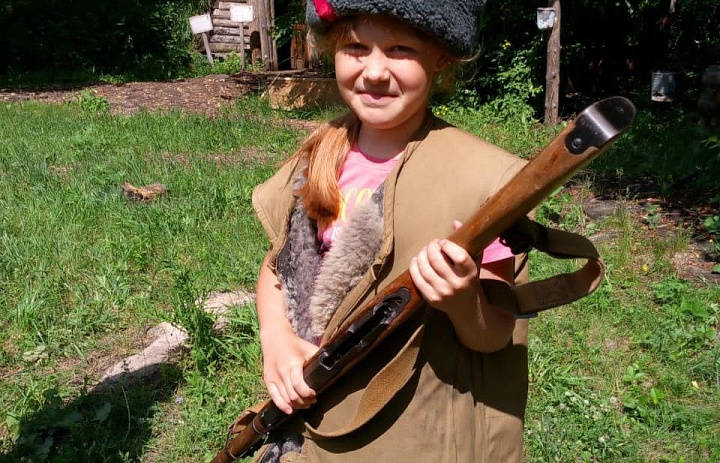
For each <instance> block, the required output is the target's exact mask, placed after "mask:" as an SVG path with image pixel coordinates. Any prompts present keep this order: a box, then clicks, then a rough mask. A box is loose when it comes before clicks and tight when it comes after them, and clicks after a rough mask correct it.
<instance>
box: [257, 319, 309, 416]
mask: <svg viewBox="0 0 720 463" xmlns="http://www.w3.org/2000/svg"><path fill="white" fill-rule="evenodd" d="M260 344H261V345H262V352H263V380H264V381H265V386H266V387H267V390H268V393H269V394H270V398H271V399H272V401H273V402H274V403H275V405H276V406H277V407H278V408H279V409H280V410H282V411H283V412H285V413H287V414H290V413H292V411H293V409H303V408H308V407H309V406H311V405H312V404H314V403H315V400H316V399H315V391H313V390H312V389H310V387H308V385H307V384H306V383H305V379H304V378H303V364H304V363H305V361H306V360H307V359H309V358H310V357H312V356H313V355H314V354H315V352H317V350H318V346H316V345H314V344H312V343H309V342H307V341H305V340H304V339H302V338H300V337H298V336H297V335H296V334H295V333H294V332H293V331H292V329H290V330H287V329H284V328H279V329H277V330H265V331H262V332H261V333H260Z"/></svg>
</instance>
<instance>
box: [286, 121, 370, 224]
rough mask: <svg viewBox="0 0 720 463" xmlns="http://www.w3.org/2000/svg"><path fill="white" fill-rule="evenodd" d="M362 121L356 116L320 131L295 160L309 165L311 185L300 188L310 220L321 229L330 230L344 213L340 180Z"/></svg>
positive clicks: (309, 181)
mask: <svg viewBox="0 0 720 463" xmlns="http://www.w3.org/2000/svg"><path fill="white" fill-rule="evenodd" d="M359 130H360V120H359V119H358V117H357V116H356V115H355V113H353V112H348V113H347V114H345V115H343V116H341V117H338V118H337V119H333V120H331V121H330V122H327V123H325V124H323V125H321V126H320V127H318V128H317V129H316V130H315V131H314V132H313V133H312V134H311V135H310V136H309V137H308V138H307V139H305V141H304V142H303V143H302V144H301V145H300V148H298V150H297V151H296V152H295V154H294V155H293V157H292V158H291V159H298V158H299V159H300V160H302V161H304V163H303V164H305V165H307V182H306V183H305V184H304V185H303V186H302V187H301V188H300V190H299V191H298V194H300V195H301V197H302V201H303V206H305V211H306V212H307V215H308V217H310V218H312V219H315V220H316V221H317V223H318V227H319V228H320V229H323V228H325V227H327V226H329V225H330V224H331V223H332V222H333V221H334V220H335V219H336V218H337V216H338V214H339V213H340V199H341V198H340V187H339V186H338V176H339V174H340V169H341V168H342V165H343V163H344V162H345V158H346V156H347V153H348V151H350V148H351V147H352V146H353V144H354V143H355V141H356V140H357V136H358V131H359Z"/></svg>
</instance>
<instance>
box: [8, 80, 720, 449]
mask: <svg viewBox="0 0 720 463" xmlns="http://www.w3.org/2000/svg"><path fill="white" fill-rule="evenodd" d="M336 111H337V110H336V109H333V108H326V109H323V110H322V111H312V112H294V113H292V116H294V117H305V118H313V119H317V118H324V117H328V116H330V115H334V114H336V113H337V112H336ZM436 111H439V112H443V111H446V113H445V114H443V115H444V116H445V117H447V118H448V119H449V120H450V121H451V122H453V123H456V124H458V125H460V126H461V127H464V128H466V129H468V130H470V131H472V132H474V133H476V134H478V135H480V136H483V137H486V138H488V139H489V140H491V141H492V142H494V143H497V144H498V145H500V146H502V147H503V148H505V149H508V150H510V151H513V152H517V153H520V154H522V155H524V156H529V155H531V154H533V153H535V152H537V150H538V149H539V148H541V147H542V146H543V144H544V143H545V142H546V141H547V140H548V138H549V137H550V134H548V133H547V132H546V131H545V130H544V129H538V128H537V127H536V126H535V125H534V124H528V123H527V122H523V121H520V120H518V121H508V122H506V123H504V124H502V123H499V122H497V120H496V118H495V117H494V116H493V115H492V114H490V113H488V112H487V110H480V111H470V110H464V111H460V110H457V111H450V112H447V110H443V109H442V108H439V109H438V108H436ZM282 117H283V115H282V114H279V113H276V112H274V111H271V110H270V109H269V108H268V107H267V104H266V103H265V102H263V101H262V100H259V99H256V98H248V99H244V100H241V101H239V102H238V103H237V105H235V106H232V107H228V108H226V109H225V111H224V113H223V114H222V116H221V117H218V118H215V119H206V118H204V117H200V116H191V115H183V114H180V113H152V114H151V113H140V114H137V115H134V116H111V115H110V114H109V113H108V111H107V105H106V104H105V102H104V101H103V100H102V99H98V98H97V97H94V96H92V95H91V94H85V95H81V97H80V98H79V99H78V100H77V101H76V102H75V103H73V104H67V105H62V106H52V105H44V104H36V103H22V104H2V105H0V139H1V140H2V143H0V211H1V212H0V345H1V346H2V350H0V462H2V463H4V462H16V461H21V458H25V459H26V460H25V461H35V462H43V461H48V462H58V463H69V462H77V461H98V462H141V461H142V462H153V463H162V462H197V461H207V460H208V459H209V458H210V457H212V456H213V455H214V453H215V452H216V451H217V450H218V449H219V448H220V446H221V445H222V443H223V442H224V432H225V429H226V426H227V425H228V424H229V423H230V422H231V421H232V420H233V419H234V418H235V417H236V416H237V415H238V414H239V413H240V412H241V411H242V410H243V409H244V408H245V407H247V406H248V405H251V404H252V403H254V402H256V401H257V400H259V399H260V398H261V397H262V396H263V387H262V381H261V379H260V375H259V371H260V359H261V355H260V350H259V345H258V344H257V320H256V317H255V314H254V307H252V306H251V305H250V306H247V307H234V308H233V309H232V310H231V313H230V319H231V326H230V329H229V330H228V331H227V332H225V333H224V334H220V335H212V334H211V332H210V324H211V322H212V320H211V319H210V318H209V317H208V316H207V315H205V314H204V313H203V312H201V311H199V310H197V308H196V305H195V302H196V300H197V299H198V298H201V297H202V296H203V295H206V294H207V293H208V292H209V291H213V290H227V289H235V288H245V289H248V290H253V288H254V284H255V278H256V273H257V269H258V267H259V265H260V262H261V259H262V257H263V252H264V250H265V248H266V246H267V243H266V239H265V237H264V236H263V233H262V231H261V228H260V226H259V224H258V223H257V221H256V220H255V219H254V217H253V215H252V213H251V205H250V193H251V190H252V188H253V187H254V186H255V185H256V184H257V183H258V182H260V181H262V180H263V179H265V178H267V177H268V176H269V175H271V173H272V172H273V171H274V169H275V168H276V166H277V163H278V162H279V161H280V160H281V159H283V158H284V157H286V156H287V155H288V154H289V153H291V152H292V150H293V149H294V148H295V146H296V145H297V142H298V139H299V137H300V136H301V135H302V134H300V133H298V132H297V131H295V130H292V129H290V128H287V127H288V124H283V122H282ZM638 120H639V122H640V126H639V127H637V128H634V129H633V132H631V134H630V136H628V137H627V138H626V139H623V140H622V142H620V143H618V144H617V145H616V147H615V148H614V149H612V150H611V151H610V152H608V153H607V154H606V155H604V158H601V159H603V162H602V163H598V165H597V170H600V171H603V172H615V171H617V170H618V169H621V170H622V171H623V175H624V178H625V179H630V178H637V177H644V176H646V175H648V174H647V172H651V175H653V176H654V177H655V178H658V179H659V181H662V179H667V178H669V176H671V175H672V172H671V170H672V169H671V166H672V164H673V162H674V161H673V159H674V158H672V156H676V154H674V153H676V152H682V151H683V150H684V151H685V152H688V151H689V152H691V153H692V152H694V148H693V149H690V150H688V146H691V147H694V146H695V143H698V144H699V143H700V139H701V137H700V136H699V135H697V134H696V132H695V128H694V125H693V124H694V122H693V121H692V120H691V118H690V117H687V118H684V119H682V120H681V121H680V122H679V123H678V124H677V126H676V127H674V128H673V130H676V132H677V134H676V136H674V137H673V136H670V135H668V136H665V135H663V138H662V142H660V141H652V142H648V140H647V137H648V136H649V134H650V133H653V128H655V129H657V130H659V131H660V132H659V133H662V132H663V130H670V128H669V126H668V125H667V124H668V122H667V120H666V119H664V118H663V116H662V115H661V116H656V115H653V114H651V113H641V115H640V117H639V119H638ZM694 134H695V135H694ZM648 143H650V145H651V147H648ZM660 143H662V147H663V148H665V149H664V150H660V146H659V144H660ZM651 151H653V152H657V153H658V154H656V156H657V164H655V163H653V159H655V158H653V157H652V156H651ZM666 151H667V152H666ZM628 153H631V154H632V155H633V157H632V158H633V159H636V160H635V161H632V163H631V164H632V165H630V164H628V162H629V161H630V160H629V159H623V158H621V155H623V154H626V155H627V154H628ZM626 158H627V156H626ZM641 158H642V160H640V159H641ZM696 162H697V158H693V159H690V160H688V161H687V165H688V166H692V165H694V164H695V163H696ZM618 163H623V164H622V165H619V164H618ZM648 163H649V164H648ZM590 178H592V176H591V177H590ZM126 181H127V182H130V183H132V184H135V185H147V184H151V183H157V182H159V183H163V184H165V185H166V186H167V187H168V188H169V193H168V194H166V195H165V196H163V197H161V198H160V199H158V200H156V201H154V202H151V203H133V202H129V201H128V200H127V199H126V198H124V196H123V195H122V191H121V185H122V183H123V182H126ZM699 181H705V180H703V179H700V180H699ZM583 188H586V189H588V190H591V189H594V188H595V185H594V184H593V183H592V181H591V180H586V181H585V183H584V184H583ZM628 210H629V209H627V208H620V209H619V210H618V211H617V212H616V214H615V215H613V216H612V217H609V218H607V219H604V220H601V221H597V222H593V221H590V220H589V219H588V218H587V217H585V216H584V214H583V212H582V209H581V207H580V206H579V205H578V204H577V203H576V201H575V200H574V199H573V197H572V196H570V195H568V194H567V193H565V192H559V193H558V194H557V195H556V196H554V197H553V198H551V199H550V200H548V201H547V202H546V203H545V205H544V206H543V207H542V208H540V210H539V214H538V216H539V218H540V219H542V220H544V221H548V220H555V221H558V222H559V223H560V226H562V227H563V228H567V229H572V230H581V231H583V232H584V233H585V234H588V235H592V234H597V236H598V237H600V236H604V238H603V239H602V240H600V241H599V248H600V251H601V253H602V254H603V256H604V257H605V260H606V262H607V265H608V273H607V279H606V282H605V284H604V285H603V286H601V288H600V289H599V290H598V291H597V292H596V293H595V294H594V295H592V296H590V297H588V298H586V299H584V300H582V301H579V302H577V303H575V304H573V305H572V306H568V307H564V308H560V309H555V310H553V311H550V312H546V313H544V314H542V315H541V316H540V317H539V318H537V319H535V320H533V321H532V322H531V331H530V358H531V364H530V374H531V376H530V379H531V390H530V398H529V406H528V413H527V416H526V459H527V461H528V462H567V461H578V462H585V461H587V462H616V461H622V462H645V461H652V462H668V463H669V462H678V463H679V462H695V461H720V439H719V438H718V437H717V436H718V435H720V426H719V425H718V423H720V411H719V410H720V409H719V408H718V407H717V403H718V401H719V399H720V345H719V344H718V341H717V338H716V336H717V334H716V333H717V331H716V330H717V328H718V325H719V324H720V320H719V319H720V305H719V301H720V290H719V289H718V287H717V286H714V287H713V286H706V287H697V286H694V285H692V284H689V283H687V282H683V281H680V280H678V279H677V276H676V275H675V271H674V270H673V267H672V265H671V263H670V258H671V256H672V253H673V252H676V251H680V250H683V249H684V248H685V247H686V246H687V244H688V242H689V239H690V237H689V232H688V231H685V230H682V229H681V230H679V231H678V232H677V233H674V234H669V235H667V236H665V237H663V238H651V236H650V234H649V233H647V230H646V228H645V227H646V225H641V224H639V223H638V222H637V220H636V218H634V217H632V215H631V214H630V213H629V212H628ZM651 225H652V224H650V226H651ZM571 266H572V264H569V263H567V262H562V261H557V260H552V259H550V258H547V257H545V256H542V255H537V254H533V261H532V268H533V273H534V276H535V277H540V276H543V275H549V274H552V273H554V272H557V271H561V270H567V269H568V268H570V267H571ZM160 320H172V321H176V322H178V323H180V324H182V325H183V326H184V327H185V328H186V329H187V330H188V331H189V333H190V335H191V339H192V341H193V343H192V346H191V348H190V349H189V351H188V352H187V354H186V355H184V356H183V357H182V360H181V361H180V363H179V364H178V365H176V366H166V367H164V368H163V369H162V370H161V371H160V372H159V374H157V375H155V376H153V379H152V380H148V381H145V382H141V383H135V384H132V385H126V386H116V387H114V388H110V389H108V390H106V391H91V390H90V388H89V385H90V384H91V383H92V381H93V380H97V379H98V377H99V375H100V374H102V372H103V371H104V368H106V367H108V366H110V365H109V364H107V362H108V361H110V360H117V359H118V358H120V357H122V356H124V355H128V354H131V353H134V352H136V351H137V349H138V348H140V347H142V346H139V345H137V342H136V341H137V339H139V338H141V337H142V335H143V332H144V330H146V329H147V328H148V327H149V326H151V325H154V324H155V323H157V322H158V321H160ZM103 362H105V363H103Z"/></svg>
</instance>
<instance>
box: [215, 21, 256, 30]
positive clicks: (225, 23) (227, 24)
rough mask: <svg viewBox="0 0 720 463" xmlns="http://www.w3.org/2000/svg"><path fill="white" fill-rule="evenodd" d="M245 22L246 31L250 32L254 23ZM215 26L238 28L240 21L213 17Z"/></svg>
mask: <svg viewBox="0 0 720 463" xmlns="http://www.w3.org/2000/svg"><path fill="white" fill-rule="evenodd" d="M244 24H245V33H248V31H250V29H251V28H250V26H251V25H252V23H244ZM213 26H215V27H234V28H236V29H238V30H239V29H240V27H239V23H236V22H233V21H230V19H218V18H213ZM238 33H239V32H238Z"/></svg>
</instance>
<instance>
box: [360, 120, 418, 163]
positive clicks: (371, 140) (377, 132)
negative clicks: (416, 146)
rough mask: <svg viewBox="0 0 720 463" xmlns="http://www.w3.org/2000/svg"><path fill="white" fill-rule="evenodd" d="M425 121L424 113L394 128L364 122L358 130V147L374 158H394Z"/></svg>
mask: <svg viewBox="0 0 720 463" xmlns="http://www.w3.org/2000/svg"><path fill="white" fill-rule="evenodd" d="M424 121H425V115H424V114H423V117H415V118H413V120H410V121H407V123H406V124H403V125H402V126H400V127H395V128H392V129H377V128H373V127H369V126H367V125H365V124H362V125H361V126H360V130H359V132H358V139H357V146H358V149H359V150H360V151H361V152H363V153H365V154H367V155H368V156H372V157H374V158H378V159H390V158H393V157H395V156H397V154H398V153H400V152H401V151H403V150H404V149H405V147H406V146H407V144H408V142H409V141H410V139H411V138H412V136H413V135H414V134H415V132H417V131H418V129H420V127H421V126H422V124H423V122H424Z"/></svg>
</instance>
